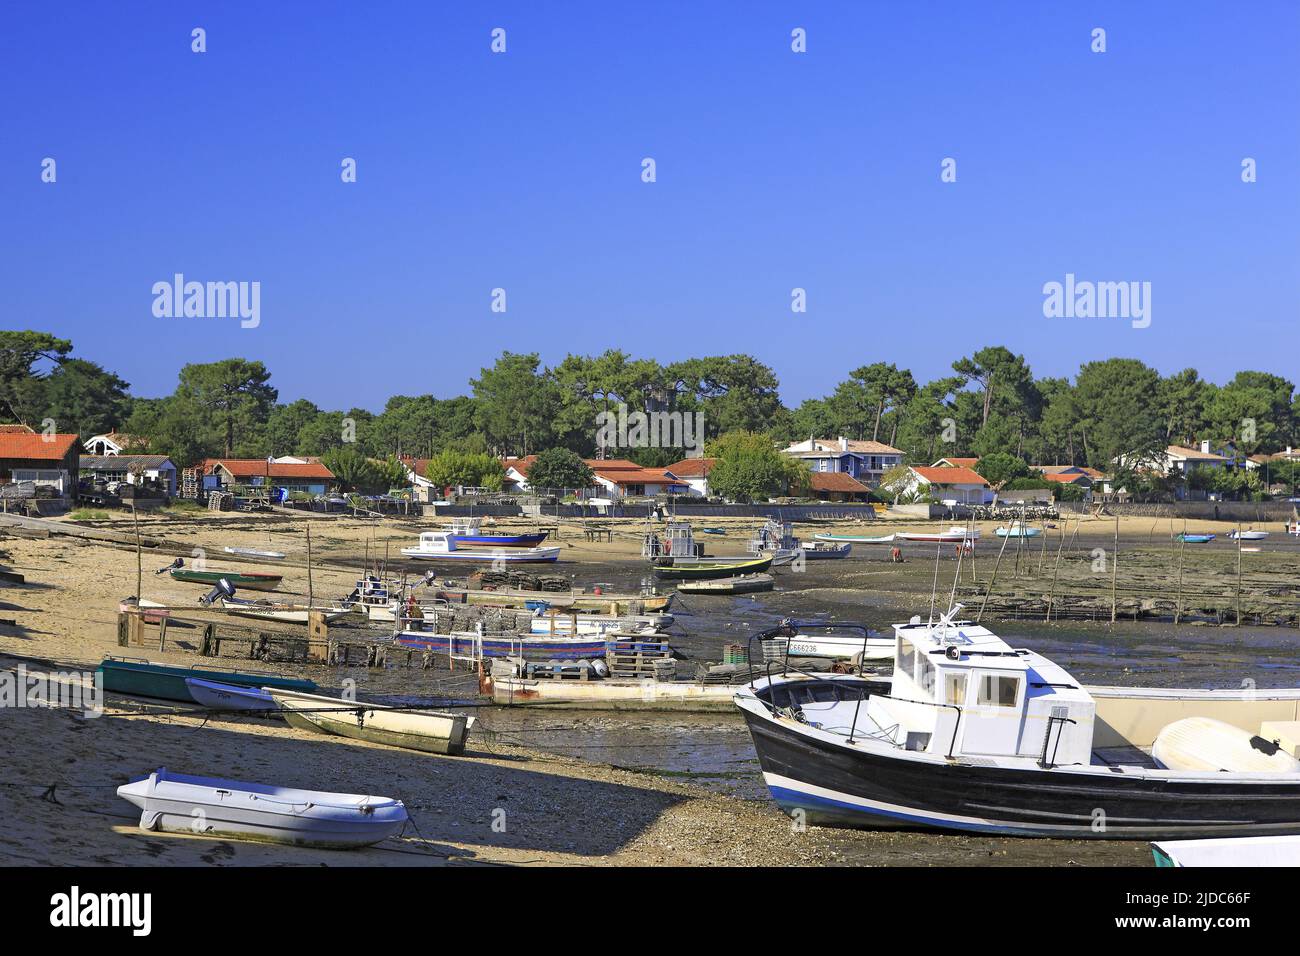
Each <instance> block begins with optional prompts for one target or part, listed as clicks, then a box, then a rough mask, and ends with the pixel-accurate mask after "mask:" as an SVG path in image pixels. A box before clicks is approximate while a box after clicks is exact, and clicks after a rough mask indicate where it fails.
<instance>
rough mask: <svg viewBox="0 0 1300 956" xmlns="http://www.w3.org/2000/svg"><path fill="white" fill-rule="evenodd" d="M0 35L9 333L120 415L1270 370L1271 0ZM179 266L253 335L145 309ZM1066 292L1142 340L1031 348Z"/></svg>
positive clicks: (1275, 28) (568, 15)
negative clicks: (973, 357)
mask: <svg viewBox="0 0 1300 956" xmlns="http://www.w3.org/2000/svg"><path fill="white" fill-rule="evenodd" d="M196 26H200V27H203V28H204V29H206V31H207V46H208V49H207V52H206V53H203V54H195V53H193V52H191V50H190V43H191V39H190V31H191V30H192V29H193V28H194V27H196ZM0 27H2V29H0V74H2V75H3V79H4V88H5V90H6V95H5V105H4V107H3V109H0V144H2V145H0V205H2V207H3V209H4V214H3V223H4V230H3V232H4V235H5V238H6V240H7V241H5V243H4V248H3V256H0V279H2V280H3V288H4V291H5V298H6V299H7V302H6V310H5V311H6V313H7V314H6V318H5V327H7V328H8V327H12V328H28V327H30V328H38V329H44V330H48V331H52V332H55V333H57V334H59V335H62V336H65V337H69V338H71V339H72V340H73V342H74V344H75V346H76V352H75V353H74V354H76V355H79V356H82V357H85V358H90V359H93V360H95V361H98V362H100V363H102V364H104V365H106V366H107V367H109V368H111V369H113V370H114V371H116V372H118V373H119V374H120V375H122V376H123V377H124V378H126V379H127V380H128V381H129V382H131V383H132V390H133V392H135V393H136V394H140V395H160V394H166V393H168V392H170V391H171V389H172V388H173V387H174V384H175V377H176V372H177V371H178V369H179V367H180V366H181V365H182V364H184V363H185V362H192V361H208V360H213V359H217V358H223V357H227V356H230V355H241V356H244V357H248V358H257V359H261V360H263V361H265V362H266V363H267V365H268V366H269V367H270V369H271V371H272V373H273V383H274V384H276V385H277V386H278V387H279V389H280V392H281V399H282V400H292V399H295V398H299V397H305V398H309V399H311V400H313V401H315V402H317V403H318V404H320V405H322V406H324V407H328V408H348V407H352V406H358V405H359V406H363V407H369V408H372V409H374V410H378V409H379V408H380V407H382V405H383V402H384V400H385V399H386V398H387V397H388V396H389V395H392V394H395V393H405V394H418V393H423V392H432V393H433V394H435V395H438V396H441V397H447V396H451V395H455V394H460V393H463V392H465V391H466V390H467V388H468V385H467V383H468V380H469V378H471V377H473V376H475V375H476V374H477V372H478V369H479V368H480V367H481V366H483V365H485V364H490V363H491V362H492V361H493V359H494V358H495V357H496V356H497V355H498V354H499V353H500V352H501V351H502V350H503V349H510V350H512V351H517V352H526V351H538V352H540V353H541V355H542V358H543V361H544V362H547V363H555V362H558V361H559V360H560V359H561V358H562V357H563V356H564V354H565V353H566V352H570V351H573V352H582V353H591V354H595V353H598V352H600V351H603V350H604V349H606V348H611V347H617V348H622V349H625V350H627V351H628V352H631V353H633V354H635V355H638V356H641V355H650V356H653V357H655V358H658V359H659V360H661V361H664V362H668V361H673V360H677V359H681V358H686V357H690V356H693V355H703V354H718V353H728V352H733V351H744V352H749V353H751V354H754V355H755V356H757V357H758V358H759V359H760V360H762V361H764V362H766V363H768V364H770V365H772V366H773V367H774V368H775V369H776V371H777V373H778V375H779V376H780V379H781V383H782V396H783V398H785V400H786V401H787V403H789V404H791V405H794V404H797V403H798V402H799V401H800V400H802V399H804V398H809V397H816V396H819V395H822V394H825V393H827V392H829V391H830V390H831V389H832V388H833V386H834V384H835V383H836V382H837V381H839V380H840V379H842V378H844V377H845V376H846V374H847V373H848V371H849V370H851V369H853V368H855V367H857V366H859V365H862V364H866V363H868V362H872V361H880V360H884V361H892V362H895V363H897V364H899V365H901V366H906V367H910V368H912V369H913V370H914V372H915V373H916V375H917V377H918V379H922V380H925V379H929V378H933V377H936V376H938V375H941V374H945V373H946V372H947V371H948V367H949V363H951V362H952V361H953V359H955V358H958V357H959V356H961V355H963V354H968V353H969V352H971V351H972V350H974V349H976V348H978V347H980V346H983V345H989V344H1005V345H1007V346H1009V347H1010V348H1012V349H1014V350H1016V351H1019V352H1023V353H1025V354H1026V356H1027V357H1028V359H1029V361H1030V363H1031V365H1032V366H1033V368H1034V371H1035V372H1036V373H1037V374H1039V375H1046V374H1054V375H1068V374H1072V373H1073V372H1074V371H1075V370H1076V369H1077V367H1078V365H1079V363H1080V362H1081V361H1087V360H1091V359H1096V358H1105V357H1109V356H1112V355H1125V356H1133V357H1137V358H1141V359H1143V360H1145V361H1147V362H1149V363H1150V364H1152V365H1154V366H1155V367H1157V368H1158V369H1160V370H1161V371H1162V372H1165V373H1169V372H1172V371H1176V370H1178V369H1181V368H1183V367H1186V366H1193V367H1195V368H1198V369H1199V370H1200V371H1201V372H1202V374H1203V375H1204V376H1206V377H1208V378H1210V379H1212V380H1218V381H1222V380H1225V379H1226V378H1227V377H1230V376H1231V374H1232V373H1233V372H1234V371H1236V370H1237V369H1239V368H1257V369H1263V370H1267V371H1273V372H1277V373H1282V374H1287V375H1288V376H1289V377H1291V378H1292V379H1293V380H1294V378H1295V376H1296V369H1295V356H1296V354H1297V348H1296V346H1297V342H1298V340H1300V336H1298V335H1297V331H1296V330H1297V303H1300V231H1297V223H1298V222H1300V110H1297V107H1296V104H1297V102H1300V69H1297V67H1296V60H1295V50H1296V49H1298V48H1300V4H1295V3H1290V2H1279V3H1268V2H1265V3H1257V4H1251V5H1249V6H1248V7H1240V6H1234V5H1231V4H1227V3H1208V2H1200V3H1198V2H1178V3H1173V2H1144V3H1141V4H1135V3H1127V2H1126V3H1069V4H1065V3H1038V2H1034V3H1010V2H989V3H982V4H975V3H952V2H945V3H904V2H901V0H900V2H890V3H883V2H880V3H877V2H856V3H837V2H827V0H821V2H816V3H803V4H795V3H763V2H746V3H705V2H696V3H673V2H660V3H654V4H639V3H630V2H626V3H625V2H610V0H602V2H591V3H585V2H567V3H559V2H556V3H545V4H543V3H523V2H521V3H512V4H491V3H482V4H479V3H454V4H453V3H441V2H424V3H415V2H412V3H400V4H399V3H383V2H376V3H355V2H351V3H328V2H313V3H310V4H306V3H302V4H299V3H275V4H255V3H236V2H229V3H221V4H202V3H193V2H181V3H178V2H158V3H142V2H130V0H124V2H122V3H113V4H103V3H89V2H84V3H59V4H44V5H39V6H38V5H35V4H22V5H9V6H7V7H6V8H5V10H4V11H3V13H0ZM495 27H502V28H504V29H505V30H506V31H507V32H506V41H507V52H506V53H505V54H502V55H494V54H493V53H492V52H491V51H490V49H489V43H490V39H491V38H490V31H491V30H492V29H493V28H495ZM795 27H803V28H805V29H806V31H807V37H808V41H807V42H808V52H807V53H806V54H801V55H800V54H795V53H793V52H791V49H790V31H791V30H792V29H793V28H795ZM1094 27H1102V28H1104V29H1105V30H1106V43H1107V51H1106V52H1105V53H1103V54H1097V53H1093V52H1091V50H1090V43H1091V37H1090V34H1091V31H1092V30H1093V28H1094ZM45 157H53V158H55V160H56V161H57V164H58V166H57V173H58V181H57V182H56V183H54V184H47V183H42V182H41V180H40V173H41V166H40V164H41V161H42V159H43V158H45ZM344 157H353V158H355V159H356V161H357V164H358V167H357V168H358V181H357V182H356V183H354V184H345V183H343V182H341V180H340V175H339V173H340V162H341V160H342V159H343V158H344ZM644 157H653V158H654V159H655V161H656V164H657V174H658V181H657V182H655V183H651V184H647V183H643V182H642V181H641V161H642V159H643V158H644ZM945 157H952V158H955V159H956V161H957V182H955V183H942V182H941V181H940V175H939V173H940V162H941V161H942V160H943V159H944V158H945ZM1244 157H1252V158H1254V159H1255V160H1256V161H1257V163H1258V177H1259V178H1258V182H1256V183H1253V184H1244V183H1243V182H1242V181H1241V176H1240V172H1241V161H1242V159H1243V158H1244ZM176 272H181V273H184V274H185V276H186V277H187V278H188V279H197V280H200V281H207V280H220V281H226V280H235V281H240V280H242V281H258V282H260V283H261V286H262V295H261V313H262V314H261V325H260V326H259V327H258V328H256V329H241V328H239V326H238V323H237V320H231V319H197V318H189V319H185V318H155V317H154V315H153V313H152V310H151V309H152V303H153V297H152V294H151V291H150V290H151V287H152V285H153V283H155V282H158V281H166V280H170V279H171V277H172V275H173V274H174V273H176ZM1066 273H1074V274H1075V275H1076V276H1077V277H1078V278H1080V279H1092V280H1098V281H1127V280H1132V281H1149V282H1150V283H1151V284H1152V323H1151V326H1150V327H1149V328H1146V329H1134V328H1132V327H1131V325H1130V323H1129V322H1127V321H1125V320H1122V319H1047V318H1044V316H1043V311H1042V303H1043V295H1042V286H1043V284H1044V283H1045V282H1049V281H1053V280H1055V281H1061V280H1063V279H1064V276H1065V275H1066ZM496 287H502V288H504V289H505V290H506V294H507V303H508V311H507V312H506V313H505V314H495V313H493V312H491V311H490V309H489V306H490V301H491V300H490V294H491V290H492V289H493V288H496ZM795 287H802V288H804V289H806V290H807V296H808V312H807V313H806V314H803V315H796V314H792V312H791V310H790V293H791V289H792V288H795Z"/></svg>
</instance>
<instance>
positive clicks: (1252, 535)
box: [1227, 531, 1268, 541]
mask: <svg viewBox="0 0 1300 956" xmlns="http://www.w3.org/2000/svg"><path fill="white" fill-rule="evenodd" d="M1227 536H1228V537H1229V538H1231V539H1232V540H1233V541H1263V540H1264V539H1265V538H1267V537H1268V532H1267V531H1229V532H1228V535H1227Z"/></svg>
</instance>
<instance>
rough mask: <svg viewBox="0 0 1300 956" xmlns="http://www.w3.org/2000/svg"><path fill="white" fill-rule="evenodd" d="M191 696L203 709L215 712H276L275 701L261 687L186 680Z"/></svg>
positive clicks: (191, 678)
mask: <svg viewBox="0 0 1300 956" xmlns="http://www.w3.org/2000/svg"><path fill="white" fill-rule="evenodd" d="M185 686H186V687H187V688H189V692H190V696H191V697H193V698H194V699H195V701H197V702H198V703H199V704H200V705H202V706H203V707H210V708H212V709H213V710H266V711H273V710H275V709H276V708H275V701H274V700H272V699H271V695H270V693H268V692H267V691H266V690H265V689H263V688H261V687H240V686H239V685H238V684H221V683H218V682H217V681H211V680H203V679H202V678H199V677H187V678H185Z"/></svg>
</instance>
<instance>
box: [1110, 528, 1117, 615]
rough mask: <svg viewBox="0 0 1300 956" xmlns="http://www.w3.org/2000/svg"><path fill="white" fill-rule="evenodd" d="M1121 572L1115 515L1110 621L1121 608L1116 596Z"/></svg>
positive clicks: (1111, 566)
mask: <svg viewBox="0 0 1300 956" xmlns="http://www.w3.org/2000/svg"><path fill="white" fill-rule="evenodd" d="M1118 573H1119V515H1115V553H1114V554H1113V555H1111V562H1110V623H1112V624H1114V623H1115V613H1116V611H1117V610H1118V608H1119V602H1118V600H1117V599H1116V597H1115V581H1116V575H1118Z"/></svg>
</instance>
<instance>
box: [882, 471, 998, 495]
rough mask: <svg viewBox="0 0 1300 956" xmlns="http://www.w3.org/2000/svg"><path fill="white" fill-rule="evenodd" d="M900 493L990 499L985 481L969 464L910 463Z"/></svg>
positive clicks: (990, 493)
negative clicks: (943, 466)
mask: <svg viewBox="0 0 1300 956" xmlns="http://www.w3.org/2000/svg"><path fill="white" fill-rule="evenodd" d="M907 471H908V480H907V482H906V483H905V484H904V485H903V487H902V488H899V489H895V490H897V491H898V492H899V493H901V494H922V495H925V494H928V495H932V496H933V497H934V498H935V499H936V500H938V501H955V502H957V503H958V504H964V505H982V504H986V503H987V502H990V501H992V500H993V492H992V490H991V489H990V488H989V483H988V482H987V481H985V480H984V479H983V478H982V477H981V476H980V475H979V474H978V473H976V472H974V471H972V470H971V469H969V468H933V467H929V468H927V467H924V466H921V465H913V466H912V467H910V468H908V469H907Z"/></svg>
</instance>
